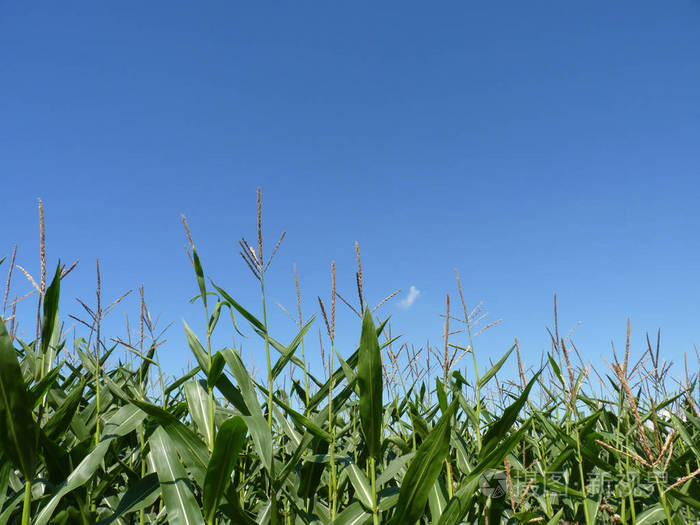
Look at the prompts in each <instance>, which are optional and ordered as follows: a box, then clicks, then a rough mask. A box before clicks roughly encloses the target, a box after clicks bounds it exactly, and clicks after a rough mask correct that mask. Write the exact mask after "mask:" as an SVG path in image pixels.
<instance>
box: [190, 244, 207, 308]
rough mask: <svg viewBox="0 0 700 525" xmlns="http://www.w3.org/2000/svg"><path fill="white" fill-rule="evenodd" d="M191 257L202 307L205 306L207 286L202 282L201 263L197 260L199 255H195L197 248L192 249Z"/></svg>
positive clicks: (202, 271)
mask: <svg viewBox="0 0 700 525" xmlns="http://www.w3.org/2000/svg"><path fill="white" fill-rule="evenodd" d="M192 259H193V262H194V273H195V274H196V275H197V285H198V286H199V293H200V294H202V302H203V303H204V308H206V307H207V286H206V284H205V283H204V270H202V263H201V262H200V260H199V255H197V250H195V249H193V250H192Z"/></svg>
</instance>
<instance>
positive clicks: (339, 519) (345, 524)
mask: <svg viewBox="0 0 700 525" xmlns="http://www.w3.org/2000/svg"><path fill="white" fill-rule="evenodd" d="M371 521H372V515H371V514H370V513H368V512H367V511H365V509H364V508H362V505H360V504H359V503H357V502H355V503H351V504H350V505H348V506H347V507H346V508H345V509H344V510H343V512H341V513H340V514H338V516H336V518H335V520H334V521H333V525H364V524H365V523H370V522H371Z"/></svg>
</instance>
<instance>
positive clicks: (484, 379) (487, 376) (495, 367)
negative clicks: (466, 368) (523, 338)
mask: <svg viewBox="0 0 700 525" xmlns="http://www.w3.org/2000/svg"><path fill="white" fill-rule="evenodd" d="M514 349H515V345H513V346H511V347H510V350H508V351H507V352H506V353H505V355H504V356H503V357H501V358H500V359H499V360H498V362H497V363H496V364H495V365H493V366H492V367H491V369H490V370H489V371H488V372H486V373H485V374H484V375H483V376H481V377H480V378H479V387H481V388H484V386H486V383H488V382H489V381H490V380H491V378H492V377H493V376H495V375H496V373H497V372H498V371H499V370H500V369H501V367H502V366H503V364H504V363H505V362H506V360H507V359H508V357H509V356H510V354H511V353H512V352H513V350H514Z"/></svg>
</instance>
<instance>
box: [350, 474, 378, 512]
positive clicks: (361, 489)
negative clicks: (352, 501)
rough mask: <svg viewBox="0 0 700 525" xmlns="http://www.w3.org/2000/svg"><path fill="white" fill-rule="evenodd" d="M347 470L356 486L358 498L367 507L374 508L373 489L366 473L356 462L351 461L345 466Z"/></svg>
mask: <svg viewBox="0 0 700 525" xmlns="http://www.w3.org/2000/svg"><path fill="white" fill-rule="evenodd" d="M345 472H346V473H347V475H348V478H350V483H352V486H353V487H354V488H355V495H356V496H357V499H358V500H360V502H361V503H362V504H363V505H364V506H365V508H366V509H368V510H371V509H372V489H371V488H370V485H369V480H368V479H367V476H365V473H364V472H362V470H361V469H360V468H359V467H358V466H357V465H356V464H355V463H350V464H348V466H347V467H345Z"/></svg>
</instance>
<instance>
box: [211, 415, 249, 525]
mask: <svg viewBox="0 0 700 525" xmlns="http://www.w3.org/2000/svg"><path fill="white" fill-rule="evenodd" d="M247 431H248V429H247V428H246V424H245V423H244V422H243V419H241V418H240V417H238V416H236V417H233V418H231V419H227V420H226V421H225V422H224V423H223V424H222V425H221V427H220V428H219V431H218V433H217V434H216V441H215V443H214V450H213V451H212V454H211V459H210V460H209V465H208V466H207V474H206V476H205V478H204V487H203V497H202V505H203V508H204V515H205V517H206V519H207V522H209V523H213V521H214V517H215V516H216V509H217V506H218V504H219V501H221V498H222V496H223V495H224V493H225V492H226V488H227V487H228V484H229V482H230V481H231V473H232V472H233V468H234V466H235V465H236V461H237V459H238V454H239V453H240V451H241V449H242V448H243V446H244V445H245V440H246V433H247Z"/></svg>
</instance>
